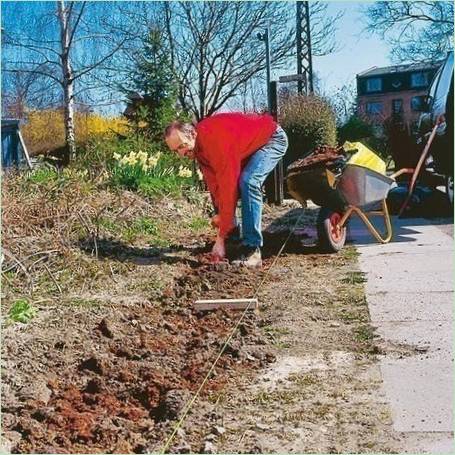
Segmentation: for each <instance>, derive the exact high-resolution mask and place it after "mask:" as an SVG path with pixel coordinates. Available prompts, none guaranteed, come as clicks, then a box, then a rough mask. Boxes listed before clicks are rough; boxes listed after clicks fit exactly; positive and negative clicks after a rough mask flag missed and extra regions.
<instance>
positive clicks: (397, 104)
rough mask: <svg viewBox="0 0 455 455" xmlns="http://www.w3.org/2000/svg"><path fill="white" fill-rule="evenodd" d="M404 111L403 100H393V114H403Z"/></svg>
mask: <svg viewBox="0 0 455 455" xmlns="http://www.w3.org/2000/svg"><path fill="white" fill-rule="evenodd" d="M402 112H403V100H402V99H397V100H392V114H401V113H402Z"/></svg>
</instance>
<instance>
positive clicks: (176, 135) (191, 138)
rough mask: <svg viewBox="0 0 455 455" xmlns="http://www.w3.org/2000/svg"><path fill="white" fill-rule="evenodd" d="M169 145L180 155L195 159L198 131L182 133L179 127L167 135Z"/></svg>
mask: <svg viewBox="0 0 455 455" xmlns="http://www.w3.org/2000/svg"><path fill="white" fill-rule="evenodd" d="M166 144H167V145H168V147H169V148H170V149H171V150H172V151H174V152H176V153H178V154H179V156H181V157H182V158H183V157H186V158H189V159H191V160H193V159H194V147H195V145H196V131H194V132H193V133H182V132H181V131H179V130H178V129H174V130H172V131H171V134H170V135H169V136H168V137H166Z"/></svg>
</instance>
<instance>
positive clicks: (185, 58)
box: [162, 1, 336, 120]
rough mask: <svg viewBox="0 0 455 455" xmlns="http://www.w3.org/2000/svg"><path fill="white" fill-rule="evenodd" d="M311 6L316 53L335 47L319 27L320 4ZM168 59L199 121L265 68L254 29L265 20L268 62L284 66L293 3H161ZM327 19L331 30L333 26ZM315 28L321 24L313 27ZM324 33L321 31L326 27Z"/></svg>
mask: <svg viewBox="0 0 455 455" xmlns="http://www.w3.org/2000/svg"><path fill="white" fill-rule="evenodd" d="M317 3H318V4H317V5H315V6H316V9H315V10H314V11H315V12H314V13H313V17H318V18H319V22H318V23H317V24H316V26H315V27H314V29H313V40H314V48H315V53H316V55H323V54H324V53H327V52H331V51H332V50H333V49H334V46H335V45H334V44H333V34H332V35H329V38H327V37H326V36H325V34H324V30H322V27H326V28H327V27H329V25H328V23H327V21H330V18H326V20H324V19H323V18H320V17H319V16H320V15H321V14H322V13H323V12H324V11H325V7H324V5H322V4H320V2H317ZM162 8H163V12H164V27H165V29H166V32H167V40H168V42H169V48H170V53H171V63H172V66H173V68H174V70H175V73H176V78H177V80H178V82H179V84H180V89H179V102H180V104H181V105H182V106H183V107H184V108H185V109H186V110H188V111H190V112H192V113H193V115H194V116H195V117H196V118H197V119H198V120H199V119H202V118H204V117H206V116H209V115H211V114H213V113H214V112H216V111H217V110H218V109H220V108H221V107H222V106H223V105H224V104H225V103H226V102H227V101H228V100H229V99H231V98H233V97H235V96H236V95H238V94H241V91H242V90H244V85H245V84H246V83H247V82H248V81H249V80H250V79H252V78H253V77H255V76H256V75H258V74H259V73H260V72H261V71H262V72H263V71H264V70H265V62H266V55H265V48H264V46H263V45H261V43H260V42H259V41H258V39H257V33H258V32H259V31H261V29H263V28H264V27H266V26H267V25H268V24H270V26H271V27H272V29H273V32H272V34H271V48H272V64H273V66H274V68H275V69H277V68H280V67H283V66H285V65H288V64H289V62H290V57H291V56H292V54H293V53H294V52H295V51H294V49H295V31H294V30H295V28H294V27H295V4H291V3H286V2H240V1H237V2H166V3H164V4H163V5H162ZM335 23H336V18H332V21H331V25H330V27H331V28H330V30H333V29H334V27H335ZM318 27H321V28H320V29H318ZM325 32H326V31H325Z"/></svg>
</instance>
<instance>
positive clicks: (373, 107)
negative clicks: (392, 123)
mask: <svg viewBox="0 0 455 455" xmlns="http://www.w3.org/2000/svg"><path fill="white" fill-rule="evenodd" d="M366 111H367V114H381V113H382V103H367V105H366Z"/></svg>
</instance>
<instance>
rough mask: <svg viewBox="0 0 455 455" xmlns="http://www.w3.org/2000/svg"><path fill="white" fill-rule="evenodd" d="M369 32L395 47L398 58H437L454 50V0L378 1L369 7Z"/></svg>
mask: <svg viewBox="0 0 455 455" xmlns="http://www.w3.org/2000/svg"><path fill="white" fill-rule="evenodd" d="M364 12H365V14H366V17H367V20H368V23H367V27H366V29H367V30H368V31H369V32H372V33H376V34H379V35H380V36H381V37H382V38H384V39H386V40H387V41H388V42H389V43H390V44H391V46H392V58H393V59H394V61H397V62H401V61H414V62H419V61H425V60H430V61H437V60H440V59H441V58H442V57H443V56H444V54H445V53H446V52H447V51H448V50H450V49H453V20H454V17H453V2H452V1H450V2H448V1H416V2H375V3H373V4H371V5H369V6H367V7H365V9H364Z"/></svg>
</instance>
